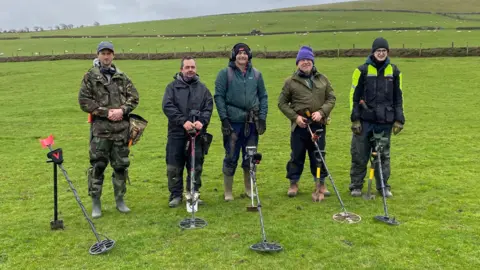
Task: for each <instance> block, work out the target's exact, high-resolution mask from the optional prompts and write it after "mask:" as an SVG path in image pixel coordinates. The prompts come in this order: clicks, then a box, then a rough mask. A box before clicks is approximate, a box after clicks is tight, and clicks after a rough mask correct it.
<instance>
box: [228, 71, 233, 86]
mask: <svg viewBox="0 0 480 270" xmlns="http://www.w3.org/2000/svg"><path fill="white" fill-rule="evenodd" d="M227 78H228V80H227V88H228V86H229V85H230V82H231V81H232V80H233V69H232V68H231V67H227Z"/></svg>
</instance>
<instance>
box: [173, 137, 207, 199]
mask: <svg viewBox="0 0 480 270" xmlns="http://www.w3.org/2000/svg"><path fill="white" fill-rule="evenodd" d="M189 140H190V138H188V137H168V140H167V146H166V151H167V153H166V163H167V177H168V190H169V191H170V198H169V200H172V199H173V198H175V197H182V193H183V170H184V168H186V169H187V183H186V190H187V191H190V178H191V169H192V168H191V167H192V162H191V159H192V154H191V149H192V148H191V147H192V143H191V142H189ZM187 142H189V143H188V144H189V145H188V149H186V147H187ZM203 162H204V152H203V145H202V143H201V139H200V136H197V138H196V139H195V180H194V190H195V191H199V190H200V187H201V186H202V180H201V176H202V168H203Z"/></svg>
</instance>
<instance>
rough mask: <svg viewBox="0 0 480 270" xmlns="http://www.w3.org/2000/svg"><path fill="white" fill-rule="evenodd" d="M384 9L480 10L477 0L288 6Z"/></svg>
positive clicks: (364, 0) (372, 0)
mask: <svg viewBox="0 0 480 270" xmlns="http://www.w3.org/2000/svg"><path fill="white" fill-rule="evenodd" d="M316 8H317V9H329V8H331V9H384V10H413V11H426V12H447V13H448V12H480V5H478V1H477V0H422V1H416V0H402V1H396V0H360V1H351V2H343V3H333V4H323V5H313V6H299V7H293V8H286V9H287V10H298V9H316Z"/></svg>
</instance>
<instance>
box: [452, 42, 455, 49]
mask: <svg viewBox="0 0 480 270" xmlns="http://www.w3.org/2000/svg"><path fill="white" fill-rule="evenodd" d="M454 47H455V44H454V43H453V41H452V49H453V48H454Z"/></svg>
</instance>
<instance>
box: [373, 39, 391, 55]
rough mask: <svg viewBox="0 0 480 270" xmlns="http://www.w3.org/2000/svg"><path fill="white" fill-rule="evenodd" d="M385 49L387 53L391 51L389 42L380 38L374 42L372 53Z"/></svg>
mask: <svg viewBox="0 0 480 270" xmlns="http://www.w3.org/2000/svg"><path fill="white" fill-rule="evenodd" d="M380 48H384V49H387V51H390V49H389V48H388V41H387V40H386V39H384V38H382V37H379V38H377V39H375V40H374V41H373V44H372V53H374V52H375V51H376V50H378V49H380Z"/></svg>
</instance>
